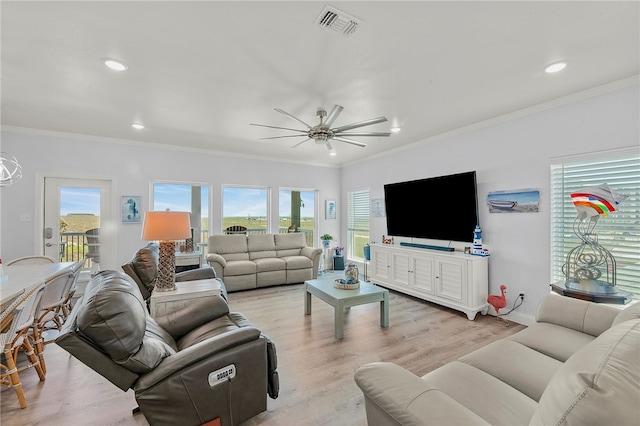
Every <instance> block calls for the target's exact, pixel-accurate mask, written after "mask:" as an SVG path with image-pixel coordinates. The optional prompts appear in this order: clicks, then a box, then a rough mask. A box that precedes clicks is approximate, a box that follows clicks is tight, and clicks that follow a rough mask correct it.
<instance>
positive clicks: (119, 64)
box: [104, 59, 127, 71]
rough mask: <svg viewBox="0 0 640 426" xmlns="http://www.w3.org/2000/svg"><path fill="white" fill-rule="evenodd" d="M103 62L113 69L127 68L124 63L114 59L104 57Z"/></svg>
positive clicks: (121, 69)
mask: <svg viewBox="0 0 640 426" xmlns="http://www.w3.org/2000/svg"><path fill="white" fill-rule="evenodd" d="M104 64H105V65H106V66H108V67H109V68H111V69H112V70H114V71H124V70H126V69H127V66H126V65H125V64H123V63H122V62H119V61H116V60H115V59H105V60H104Z"/></svg>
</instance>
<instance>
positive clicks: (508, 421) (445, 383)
mask: <svg viewBox="0 0 640 426" xmlns="http://www.w3.org/2000/svg"><path fill="white" fill-rule="evenodd" d="M422 378H423V380H424V381H425V382H426V384H427V386H429V387H433V388H435V389H437V390H438V391H440V392H443V393H444V394H446V395H448V396H449V397H451V398H452V399H454V400H455V401H457V402H458V403H460V404H461V405H463V406H464V407H466V408H467V409H469V410H471V411H472V412H473V413H475V414H476V415H478V416H479V417H481V418H482V419H484V420H485V421H486V422H488V423H490V424H492V425H505V426H506V425H509V426H512V425H525V424H527V423H528V422H529V419H531V416H532V415H533V412H534V411H535V409H536V406H537V403H536V401H534V400H533V399H531V398H529V397H527V396H526V395H525V394H523V393H520V392H518V391H516V390H515V389H514V388H512V387H511V386H509V385H508V384H506V383H505V382H503V381H501V380H499V379H497V378H495V377H493V376H491V375H490V374H488V373H485V372H484V371H482V370H480V369H478V368H475V367H473V366H471V365H468V364H465V363H463V362H460V361H454V362H451V363H449V364H446V365H443V366H442V367H439V368H438V369H436V370H433V371H431V372H430V373H427V374H426V375H425V376H423V377H422ZM425 415H426V417H425V418H429V413H425Z"/></svg>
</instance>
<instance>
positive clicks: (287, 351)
mask: <svg viewBox="0 0 640 426" xmlns="http://www.w3.org/2000/svg"><path fill="white" fill-rule="evenodd" d="M303 300H304V290H303V285H302V284H296V285H290V286H280V287H273V288H266V289H258V290H251V291H246V292H238V293H231V294H229V305H230V307H231V310H232V311H237V312H242V313H243V314H244V315H245V316H246V317H248V318H249V319H250V320H251V322H252V323H253V324H254V325H255V326H256V327H258V328H259V329H261V330H262V331H263V333H265V334H266V335H268V336H269V337H270V338H271V340H273V341H274V342H275V343H276V346H277V350H278V371H279V373H280V396H279V398H278V399H276V400H272V399H268V409H267V411H265V412H263V413H261V414H259V415H258V416H256V417H254V418H253V419H251V420H249V421H248V422H246V423H245V424H244V426H252V425H278V426H280V425H298V426H299V425H313V426H316V425H365V424H366V416H365V409H364V401H363V397H362V393H361V392H360V390H359V388H358V387H357V385H356V384H355V382H354V380H353V375H354V372H355V370H356V369H357V368H358V367H359V366H361V365H363V364H366V363H369V362H374V361H390V362H395V363H397V364H400V365H402V366H403V367H405V368H407V369H408V370H410V371H412V372H413V373H415V374H417V375H424V374H426V373H427V372H429V371H431V370H433V369H435V368H438V367H439V366H441V365H443V364H445V363H448V362H450V361H452V360H455V359H457V358H458V357H460V356H461V355H464V354H466V353H469V352H471V351H473V350H475V349H477V348H479V347H482V346H484V345H486V344H487V343H489V342H491V341H494V340H498V339H501V338H503V337H506V336H508V335H511V334H513V333H515V332H517V331H519V330H522V329H523V328H524V326H522V325H519V324H515V323H510V324H509V325H508V326H507V325H505V322H504V321H500V322H498V321H497V320H496V318H495V317H492V316H482V315H478V316H477V317H476V319H475V320H474V321H469V320H468V319H467V317H466V315H465V314H463V313H460V312H457V311H453V310H450V309H447V308H443V307H440V306H438V305H434V304H431V303H427V302H424V301H420V300H418V299H414V298H411V297H408V296H405V295H402V294H399V293H395V292H393V291H392V292H391V294H390V327H389V328H381V327H380V324H379V304H378V303H374V304H369V305H361V306H356V307H352V308H350V309H349V311H348V312H347V313H346V315H345V337H344V339H342V340H336V339H334V337H333V308H332V307H330V306H329V305H327V304H325V303H324V302H322V301H320V300H319V299H316V298H315V297H313V299H312V304H313V305H312V306H313V307H312V314H311V315H310V316H305V315H304V304H303ZM45 356H46V361H47V370H48V371H47V380H46V381H45V382H43V383H40V382H39V381H38V378H37V375H36V373H35V371H34V370H33V369H29V370H27V371H25V372H23V373H22V375H21V377H22V382H23V386H24V390H25V394H26V397H27V403H28V406H27V408H26V409H20V407H19V405H18V401H17V398H16V395H15V392H14V391H13V389H10V388H7V387H3V389H2V393H1V397H2V398H1V407H2V408H1V412H0V413H1V423H2V424H3V425H63V424H64V425H72V426H74V425H95V426H99V425H147V424H148V423H147V422H146V420H145V419H144V416H142V415H141V414H136V415H132V413H131V409H132V408H133V407H135V406H136V403H135V400H134V396H133V391H131V390H129V391H128V392H122V391H121V390H120V389H118V388H116V387H115V386H114V385H112V384H111V383H110V382H108V381H107V380H106V379H104V378H102V376H100V375H98V374H97V373H95V372H93V370H91V369H89V368H88V367H86V366H84V365H83V364H81V363H80V362H79V361H77V360H76V359H75V358H73V357H71V356H70V355H68V353H67V352H65V351H64V350H62V349H61V348H59V347H58V346H57V345H55V344H50V345H47V347H46V350H45Z"/></svg>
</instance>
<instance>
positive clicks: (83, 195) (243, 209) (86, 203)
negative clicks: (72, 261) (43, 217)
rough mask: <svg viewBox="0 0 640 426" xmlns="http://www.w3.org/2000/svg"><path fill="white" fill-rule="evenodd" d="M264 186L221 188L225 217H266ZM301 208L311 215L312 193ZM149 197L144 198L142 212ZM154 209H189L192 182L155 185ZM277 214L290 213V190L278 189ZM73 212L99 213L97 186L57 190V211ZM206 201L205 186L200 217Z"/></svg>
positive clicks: (204, 213)
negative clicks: (58, 193) (58, 192)
mask: <svg viewBox="0 0 640 426" xmlns="http://www.w3.org/2000/svg"><path fill="white" fill-rule="evenodd" d="M266 191H267V190H266V189H265V188H234V187H226V188H225V189H224V204H225V208H224V211H225V216H238V217H240V216H247V217H249V216H253V217H256V216H266V215H267V211H266V210H267V204H266V202H265V199H266ZM301 195H302V202H303V204H304V206H303V207H302V209H301V216H302V217H313V215H314V209H315V207H314V198H313V197H314V193H313V191H303V192H302V193H301ZM147 203H148V200H144V198H143V211H147V210H149V209H148V206H147V205H145V204H147ZM154 204H155V210H166V209H170V210H172V211H189V210H190V209H191V185H176V184H158V183H157V184H155V185H154ZM279 212H280V216H288V215H289V214H290V212H291V191H290V190H281V191H280V197H279ZM73 213H85V214H87V213H88V214H95V215H99V214H100V190H99V189H97V188H67V187H65V188H62V189H61V191H60V214H61V215H62V216H66V215H68V214H73ZM208 213H209V202H208V191H207V190H206V187H204V188H203V191H202V217H208Z"/></svg>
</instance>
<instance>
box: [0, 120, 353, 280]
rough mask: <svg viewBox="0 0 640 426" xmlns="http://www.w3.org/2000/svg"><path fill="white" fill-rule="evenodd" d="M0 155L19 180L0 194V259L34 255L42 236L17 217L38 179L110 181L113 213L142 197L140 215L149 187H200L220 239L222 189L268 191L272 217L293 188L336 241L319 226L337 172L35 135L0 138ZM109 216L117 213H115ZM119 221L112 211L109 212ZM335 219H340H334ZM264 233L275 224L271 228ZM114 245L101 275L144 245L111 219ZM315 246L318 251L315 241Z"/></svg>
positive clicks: (336, 223)
mask: <svg viewBox="0 0 640 426" xmlns="http://www.w3.org/2000/svg"><path fill="white" fill-rule="evenodd" d="M1 147H2V151H5V152H9V153H11V154H12V155H14V156H16V158H18V160H19V162H20V164H21V165H22V171H23V178H22V180H21V181H19V182H18V183H16V184H14V185H12V186H9V187H5V188H2V189H0V191H1V192H0V195H1V198H0V212H1V218H0V224H1V227H0V241H1V242H0V259H5V261H7V260H10V259H14V258H16V257H20V256H26V255H30V254H34V253H40V252H41V250H40V248H39V247H35V244H34V240H35V237H34V236H35V233H36V232H37V233H40V232H42V226H41V225H39V224H38V223H36V220H32V221H30V222H21V221H19V217H20V214H24V213H28V214H30V215H31V217H32V218H33V219H35V218H37V217H38V214H36V211H35V209H36V208H37V204H38V200H37V197H36V188H37V185H38V182H37V181H36V180H37V177H38V176H59V177H70V178H78V177H83V178H95V179H105V178H106V179H113V182H114V188H113V198H114V199H113V202H114V205H115V206H119V201H117V200H120V197H121V196H122V195H142V197H143V203H142V204H143V205H142V208H141V211H147V210H149V199H150V185H151V182H152V180H158V179H159V180H171V181H184V182H200V183H202V184H207V185H211V186H212V189H213V195H212V197H211V198H212V202H213V209H211V210H210V215H211V216H212V218H213V225H212V229H211V232H212V233H220V232H221V228H222V226H221V221H222V219H221V215H222V209H221V197H222V185H224V184H241V185H256V186H263V187H264V186H267V187H270V188H271V209H272V214H277V213H278V212H277V208H278V197H279V194H278V190H279V189H280V188H300V189H307V190H318V191H319V199H318V202H317V209H318V213H317V217H318V218H319V219H320V220H319V233H320V234H322V233H325V232H327V233H330V234H332V235H338V233H339V231H340V220H331V221H325V220H324V200H325V199H327V198H328V199H334V200H335V199H338V198H339V189H340V181H339V179H340V170H339V169H337V168H327V167H313V166H306V165H296V164H289V163H281V162H274V161H261V160H255V159H250V158H239V157H230V156H222V155H216V154H211V153H204V152H184V151H178V150H175V149H165V148H162V147H157V146H155V145H154V146H149V145H142V144H136V143H133V142H132V143H123V142H110V141H103V140H95V139H88V138H86V137H81V136H78V135H66V136H65V135H52V134H45V135H38V134H27V133H23V132H16V131H9V130H7V129H3V131H2V146H1ZM116 210H117V208H116ZM117 214H118V215H119V211H118V212H117ZM338 219H340V217H338ZM271 226H272V229H276V228H275V227H277V226H278V219H277V218H275V219H274V220H273V221H272V224H271ZM116 228H117V229H116V231H115V232H116V233H117V242H116V247H115V258H116V264H115V265H101V266H102V267H103V269H118V270H119V269H120V265H122V264H123V263H125V262H126V261H128V260H129V259H130V258H131V256H132V255H133V253H134V252H135V251H136V250H137V249H138V248H140V247H142V246H144V245H145V244H146V242H145V241H142V240H141V239H140V234H141V230H142V225H141V224H122V223H120V219H119V216H118V217H117V218H116ZM317 244H318V247H319V246H320V244H319V241H318V243H317Z"/></svg>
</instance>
